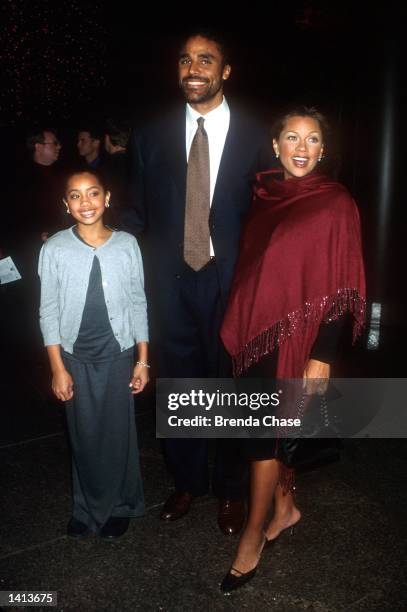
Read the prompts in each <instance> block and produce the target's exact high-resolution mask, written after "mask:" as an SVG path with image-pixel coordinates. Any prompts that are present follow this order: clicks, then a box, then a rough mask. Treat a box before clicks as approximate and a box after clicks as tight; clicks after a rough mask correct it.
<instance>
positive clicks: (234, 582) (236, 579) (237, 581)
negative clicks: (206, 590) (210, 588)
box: [220, 565, 257, 594]
mask: <svg viewBox="0 0 407 612" xmlns="http://www.w3.org/2000/svg"><path fill="white" fill-rule="evenodd" d="M232 570H233V571H235V572H237V573H238V574H239V575H238V576H235V574H232ZM256 571H257V565H256V567H254V568H253V569H252V570H250V571H249V572H244V573H243V572H240V571H239V570H238V569H236V568H235V567H231V568H230V570H229V571H228V573H227V574H226V576H225V577H224V579H223V580H222V584H221V585H220V590H221V591H222V592H223V593H225V594H228V593H230V592H231V591H235V590H236V589H240V587H242V586H243V585H244V584H246V583H247V582H249V580H251V579H252V578H254V576H255V574H256Z"/></svg>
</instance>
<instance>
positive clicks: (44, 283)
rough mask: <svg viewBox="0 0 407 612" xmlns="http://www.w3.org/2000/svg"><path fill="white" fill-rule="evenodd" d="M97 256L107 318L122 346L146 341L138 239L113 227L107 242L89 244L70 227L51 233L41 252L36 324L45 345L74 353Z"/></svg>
mask: <svg viewBox="0 0 407 612" xmlns="http://www.w3.org/2000/svg"><path fill="white" fill-rule="evenodd" d="M95 256H97V257H98V259H99V262H100V269H101V272H102V284H103V291H104V295H105V301H106V307H107V312H108V315H109V319H110V323H111V326H112V330H113V333H114V335H115V337H116V339H117V341H118V343H119V344H120V347H121V350H122V351H124V350H126V349H128V348H130V347H132V346H133V345H134V343H135V342H142V341H148V327H147V304H146V296H145V293H144V275H143V264H142V260H141V253H140V249H139V247H138V244H137V240H136V239H135V238H134V237H133V236H131V235H130V234H128V233H127V232H113V233H112V235H111V237H110V238H109V239H108V240H107V242H105V243H104V244H102V246H100V247H98V248H97V249H93V248H92V247H90V246H88V245H86V244H85V243H83V242H82V241H81V240H79V238H77V237H76V236H75V234H74V233H73V231H72V228H70V229H67V230H63V231H62V232H58V233H57V234H55V235H54V236H51V238H49V239H48V240H47V242H46V243H45V244H44V245H43V247H42V249H41V253H40V259H39V265H38V273H39V275H40V278H41V305H40V326H41V331H42V335H43V337H44V344H45V346H49V345H53V344H60V345H61V346H62V347H63V349H64V350H65V351H67V352H68V353H72V351H73V345H74V343H75V340H76V339H77V337H78V333H79V327H80V324H81V320H82V313H83V309H84V306H85V301H86V292H87V289H88V284H89V276H90V271H91V268H92V263H93V258H94V257H95Z"/></svg>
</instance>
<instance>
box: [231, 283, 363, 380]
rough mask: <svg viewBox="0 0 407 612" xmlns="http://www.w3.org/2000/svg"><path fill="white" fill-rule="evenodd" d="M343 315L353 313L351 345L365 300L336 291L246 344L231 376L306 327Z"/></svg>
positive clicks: (349, 292)
mask: <svg viewBox="0 0 407 612" xmlns="http://www.w3.org/2000/svg"><path fill="white" fill-rule="evenodd" d="M345 312H350V313H352V315H353V317H354V323H353V343H355V342H356V339H357V338H358V336H359V335H360V333H361V331H362V328H363V327H364V324H365V316H366V300H365V298H364V297H362V296H361V295H360V293H359V292H358V291H357V290H356V289H348V288H346V289H338V291H337V293H336V294H334V295H329V296H325V297H322V298H318V299H316V300H314V301H312V302H305V304H304V305H303V307H302V308H299V309H298V310H295V311H294V312H290V313H289V314H288V315H287V316H286V317H285V318H284V319H281V320H280V321H277V322H276V323H274V325H272V326H271V327H269V328H268V329H266V330H264V331H263V332H261V334H259V335H258V336H256V337H255V338H253V340H251V341H250V342H248V343H247V344H246V346H245V347H244V348H243V350H242V351H240V353H238V354H237V355H235V356H233V357H232V362H233V374H234V376H240V375H241V374H242V372H243V371H244V370H247V369H248V368H249V367H250V366H251V365H253V364H255V363H257V362H258V361H259V360H260V359H261V358H262V357H264V356H265V355H267V354H268V353H271V352H272V351H273V350H274V349H275V348H276V347H278V346H280V345H281V344H283V343H284V342H286V341H287V340H288V338H290V337H291V336H294V335H297V334H300V333H301V332H302V331H303V330H304V329H305V328H306V327H308V325H310V324H313V323H317V322H325V323H329V322H330V321H335V320H337V319H338V318H339V317H340V316H342V315H343V314H344V313H345Z"/></svg>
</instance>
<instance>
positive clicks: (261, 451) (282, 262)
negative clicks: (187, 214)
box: [221, 107, 366, 593]
mask: <svg viewBox="0 0 407 612" xmlns="http://www.w3.org/2000/svg"><path fill="white" fill-rule="evenodd" d="M273 135H274V138H273V147H274V151H275V155H276V157H277V158H278V159H279V160H280V163H281V170H277V171H276V170H269V171H267V172H262V173H259V174H258V175H257V181H256V183H255V186H254V196H253V204H252V208H251V211H250V214H249V217H248V219H247V222H246V224H245V228H244V232H243V235H242V241H241V246H240V255H239V259H238V263H237V265H236V272H235V277H234V281H233V286H232V290H231V296H230V300H229V304H228V308H227V310H226V314H225V318H224V321H223V324H222V329H221V336H222V340H223V342H224V345H225V347H226V349H227V350H228V352H229V354H230V355H231V356H232V358H233V363H234V372H235V374H236V376H249V377H256V378H262V379H272V378H278V379H289V378H300V379H301V378H303V379H304V383H305V389H306V392H307V393H312V392H313V390H314V385H315V384H317V385H322V386H323V387H324V388H325V386H326V381H327V380H328V379H329V377H330V375H331V367H332V365H333V364H334V362H335V352H336V347H337V345H338V340H339V337H340V335H341V333H342V322H343V320H344V318H345V316H347V315H348V316H350V315H351V316H352V318H353V323H354V339H356V337H357V336H358V334H359V333H360V331H361V328H362V326H363V325H364V318H365V308H366V301H365V295H366V292H365V277H364V266H363V259H362V247H361V234H360V223H359V215H358V210H357V207H356V205H355V202H354V201H353V199H352V197H351V195H350V194H349V192H348V191H347V189H346V188H345V187H344V186H343V185H341V184H340V183H338V182H337V181H334V180H331V179H330V178H328V177H327V176H325V175H324V174H323V173H322V172H321V171H320V165H321V162H322V160H323V157H324V156H325V155H326V154H327V153H328V154H329V151H328V149H327V145H326V135H327V126H326V121H325V119H324V117H323V115H322V114H321V113H319V112H318V111H317V110H316V109H314V108H306V107H301V108H298V109H293V110H290V111H288V112H287V113H285V114H284V115H283V116H282V117H281V119H280V120H279V121H278V122H277V123H276V125H275V127H274V130H273ZM321 388H322V387H321ZM322 390H323V389H322ZM299 443H300V441H299V440H293V439H291V440H284V439H277V440H276V439H270V438H262V439H248V440H241V451H242V453H243V454H244V455H245V456H246V457H247V459H248V460H249V462H250V478H251V487H250V512H249V517H248V521H247V523H246V526H245V530H244V532H243V533H242V536H241V538H240V541H239V546H238V549H237V553H236V556H235V559H234V561H233V563H232V567H231V569H230V570H229V571H228V573H227V574H226V576H225V577H224V579H223V582H222V584H221V590H222V591H223V592H225V593H229V592H230V591H233V590H235V589H237V588H240V587H241V586H242V585H244V584H246V583H247V582H248V581H249V580H251V579H252V578H253V577H254V575H255V573H256V568H257V565H258V563H259V559H260V556H261V553H262V550H263V548H264V547H265V546H266V545H268V546H269V545H270V544H272V543H274V542H275V541H276V539H277V538H278V537H279V536H280V535H281V534H282V533H283V532H285V531H286V530H288V529H290V530H291V529H292V528H293V526H294V525H295V524H296V523H297V522H298V521H299V520H300V518H301V513H300V511H299V509H298V508H297V506H296V504H295V501H294V497H293V486H294V479H293V477H294V471H293V466H292V455H293V453H294V451H295V445H296V444H299ZM302 443H306V441H303V442H302ZM294 467H295V466H294ZM271 512H272V515H271V520H270V513H271Z"/></svg>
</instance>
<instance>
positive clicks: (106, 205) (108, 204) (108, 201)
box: [105, 200, 110, 208]
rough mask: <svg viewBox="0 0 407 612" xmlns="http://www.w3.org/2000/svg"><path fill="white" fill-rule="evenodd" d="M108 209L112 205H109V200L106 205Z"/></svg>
mask: <svg viewBox="0 0 407 612" xmlns="http://www.w3.org/2000/svg"><path fill="white" fill-rule="evenodd" d="M105 206H106V208H109V206H110V204H109V200H107V202H106V204H105Z"/></svg>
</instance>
